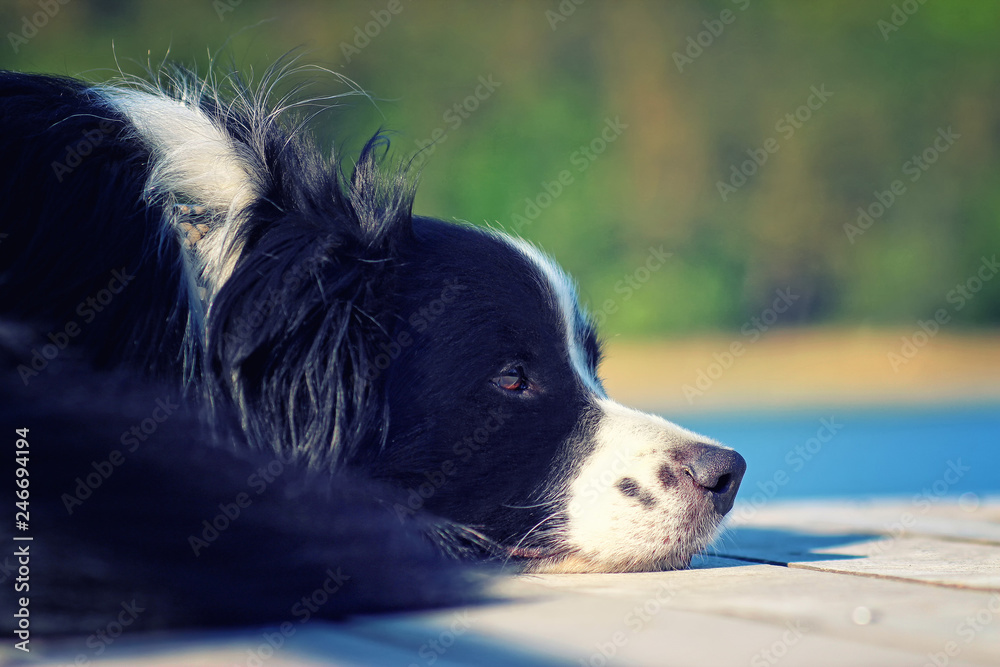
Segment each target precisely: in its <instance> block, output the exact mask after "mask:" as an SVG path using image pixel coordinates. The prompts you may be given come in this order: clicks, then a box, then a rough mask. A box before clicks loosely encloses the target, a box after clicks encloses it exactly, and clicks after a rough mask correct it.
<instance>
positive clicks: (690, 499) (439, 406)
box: [375, 219, 745, 571]
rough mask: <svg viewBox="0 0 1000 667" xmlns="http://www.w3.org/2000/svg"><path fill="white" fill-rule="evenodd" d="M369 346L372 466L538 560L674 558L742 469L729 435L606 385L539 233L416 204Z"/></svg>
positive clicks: (708, 531)
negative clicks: (386, 321) (380, 443)
mask: <svg viewBox="0 0 1000 667" xmlns="http://www.w3.org/2000/svg"><path fill="white" fill-rule="evenodd" d="M398 259H399V262H398V266H399V269H398V273H397V274H396V277H395V281H394V284H395V291H396V294H397V295H398V300H397V302H396V304H397V305H396V307H395V308H394V310H395V326H394V327H393V329H392V333H391V335H390V336H389V337H388V339H387V340H386V341H385V342H384V343H382V344H381V345H380V347H379V352H378V354H377V355H376V359H375V365H376V367H377V368H382V367H384V373H385V384H384V390H385V395H386V397H387V400H388V405H389V435H388V440H387V443H386V446H385V451H384V453H383V455H382V457H381V459H380V462H379V465H378V467H379V469H380V470H382V471H383V472H384V474H386V475H387V476H389V477H391V478H393V479H394V480H396V481H397V482H398V483H401V484H402V485H403V487H404V488H405V489H406V490H407V492H408V497H407V504H406V507H405V508H397V509H398V510H399V509H403V510H404V511H405V510H418V509H421V508H426V509H429V510H431V511H432V512H435V513H438V514H440V515H443V516H445V517H448V518H451V519H454V520H457V521H460V522H462V523H464V524H466V525H470V526H472V527H475V528H478V529H479V530H481V531H482V532H484V533H485V534H487V535H488V536H489V537H490V538H492V539H493V540H495V541H497V542H499V543H500V544H501V545H503V547H504V548H505V549H506V550H507V552H508V553H509V554H511V555H512V556H515V557H521V558H524V559H526V560H525V562H526V563H527V564H528V566H529V567H530V568H531V569H534V570H536V571H545V570H574V571H581V570H582V571H627V570H649V569H657V568H677V567H685V566H687V564H688V562H689V561H690V558H691V556H692V554H694V553H695V552H697V551H699V550H700V549H702V548H704V547H705V546H706V545H707V544H708V543H709V542H710V541H711V540H712V539H713V537H714V536H715V533H716V529H717V527H718V525H719V523H720V521H721V519H722V517H723V516H724V515H725V514H726V513H727V512H728V511H729V509H730V508H731V507H732V504H733V499H734V497H735V495H736V491H737V488H738V487H739V484H740V480H741V478H742V476H743V472H744V470H745V462H744V461H743V458H742V457H741V456H740V455H739V454H737V453H736V452H734V451H733V450H731V449H728V448H725V447H722V446H720V445H718V444H716V443H714V442H712V441H711V440H708V439H707V438H704V437H702V436H700V435H697V434H695V433H692V432H690V431H687V430H685V429H683V428H681V427H679V426H676V425H674V424H672V423H670V422H668V421H666V420H664V419H662V418H660V417H657V416H654V415H649V414H645V413H642V412H639V411H637V410H632V409H629V408H626V407H624V406H622V405H619V404H618V403H616V402H614V401H613V400H611V399H609V398H608V396H607V395H606V393H605V391H604V388H603V386H602V383H601V380H600V378H599V375H598V365H599V362H600V358H601V348H600V343H599V340H598V338H597V335H596V333H595V331H594V328H593V326H592V324H591V322H590V321H589V319H588V317H587V316H586V314H585V313H584V312H583V311H582V310H581V309H580V307H579V306H578V304H577V299H576V295H575V290H574V287H573V283H572V282H571V281H570V280H569V278H568V277H567V276H566V275H565V274H564V273H563V272H562V270H561V269H560V268H559V267H558V266H556V265H555V264H554V263H553V262H552V261H551V260H550V259H549V258H548V257H547V256H545V255H544V254H542V253H541V252H540V251H539V250H537V249H536V248H535V247H534V246H532V245H530V244H528V243H526V242H524V241H521V240H515V239H512V238H510V237H507V236H506V235H503V234H499V233H493V232H484V231H481V230H479V229H476V228H472V227H468V226H458V225H453V224H447V223H442V222H438V221H434V220H427V219H416V220H414V223H413V234H412V236H411V237H410V240H409V241H408V242H407V243H406V244H404V245H403V247H402V248H401V249H400V255H399V258H398Z"/></svg>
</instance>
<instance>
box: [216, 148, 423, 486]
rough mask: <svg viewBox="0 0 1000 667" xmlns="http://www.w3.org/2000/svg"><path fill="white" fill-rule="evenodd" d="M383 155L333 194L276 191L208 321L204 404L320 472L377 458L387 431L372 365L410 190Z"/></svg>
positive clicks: (384, 327) (371, 151)
mask: <svg viewBox="0 0 1000 667" xmlns="http://www.w3.org/2000/svg"><path fill="white" fill-rule="evenodd" d="M384 153H385V143H384V142H383V141H382V140H381V139H379V138H376V139H374V140H372V141H371V142H369V143H368V145H367V146H366V147H365V149H364V150H363V151H362V153H361V156H360V158H359V159H358V161H357V163H356V166H355V167H354V169H353V172H352V175H351V177H350V179H349V180H348V179H343V180H341V179H334V184H335V187H334V188H332V191H331V190H327V192H326V193H322V192H316V191H312V192H303V185H302V182H301V181H299V183H298V184H297V185H296V188H297V192H296V193H294V194H292V193H289V192H287V191H286V192H284V193H283V194H282V197H281V199H282V201H283V202H284V205H283V206H282V209H283V213H282V215H281V217H280V218H278V219H276V220H273V221H271V222H270V223H268V224H266V225H262V226H261V229H262V231H261V233H260V235H259V237H258V238H254V239H252V241H250V242H248V243H247V245H246V249H245V251H244V254H243V256H242V257H241V259H240V261H239V262H238V263H237V265H236V267H235V270H234V271H233V273H232V275H231V277H230V278H229V280H228V281H227V282H226V284H225V285H224V286H223V287H222V289H221V290H220V291H219V294H218V295H217V297H216V298H215V300H214V302H213V304H212V307H211V310H210V312H209V315H208V341H207V342H208V351H207V354H206V358H205V362H206V364H207V366H208V368H207V369H206V370H207V373H206V377H208V378H210V380H209V383H208V386H206V389H207V390H208V391H209V393H210V394H211V397H212V400H213V402H219V401H224V402H226V403H231V404H233V405H235V406H236V408H237V410H238V412H239V414H240V415H241V418H242V421H243V424H242V426H243V430H244V431H245V432H246V435H247V438H248V440H250V442H251V443H253V444H255V445H257V446H259V447H261V448H265V449H267V448H270V449H273V450H274V451H275V452H283V453H288V452H294V453H295V454H296V455H298V456H303V457H305V458H306V459H307V460H308V461H309V462H310V464H312V465H314V466H318V467H327V466H329V467H336V466H338V465H341V464H343V463H345V462H347V461H350V460H351V458H352V457H353V456H354V455H355V454H356V453H357V451H358V449H359V448H362V447H363V448H365V449H369V450H371V451H378V449H379V448H380V447H381V444H382V443H381V440H380V439H383V438H384V437H385V433H386V430H387V429H386V422H387V413H386V408H385V402H384V401H383V400H381V390H380V387H381V377H380V375H381V369H380V368H379V367H377V365H376V359H377V357H378V353H379V351H380V350H379V347H378V344H379V342H383V343H384V341H385V340H386V339H387V337H388V336H389V332H390V331H391V330H392V328H393V326H394V322H393V321H392V317H393V316H392V313H393V312H394V308H393V301H394V296H393V295H394V293H395V291H396V290H395V285H394V282H395V274H396V266H397V257H398V252H399V251H400V248H401V245H402V244H405V243H406V242H407V239H408V238H410V236H411V234H412V228H411V220H410V209H411V205H412V200H413V188H412V186H411V185H410V183H409V181H408V180H407V179H406V178H405V175H404V174H403V173H402V172H401V171H399V170H398V169H395V170H393V169H391V168H390V169H386V168H384V167H383V161H384V160H383V158H384ZM345 181H346V182H345ZM329 184H330V181H327V182H326V185H329ZM292 203H295V204H296V205H295V206H294V207H292V206H289V204H292ZM373 440H374V442H373Z"/></svg>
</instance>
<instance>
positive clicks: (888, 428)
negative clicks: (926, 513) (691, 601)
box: [668, 404, 1000, 500]
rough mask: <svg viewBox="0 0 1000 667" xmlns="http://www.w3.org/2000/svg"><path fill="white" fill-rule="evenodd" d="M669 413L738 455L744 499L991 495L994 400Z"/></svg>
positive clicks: (997, 420)
mask: <svg viewBox="0 0 1000 667" xmlns="http://www.w3.org/2000/svg"><path fill="white" fill-rule="evenodd" d="M668 418H670V419H672V420H673V421H676V422H677V423H679V424H681V425H682V426H685V427H687V428H690V429H692V430H695V431H698V432H700V433H702V434H704V435H706V436H709V437H711V438H714V439H716V440H718V441H720V442H722V443H724V444H726V445H729V446H731V447H733V448H735V449H736V450H737V451H739V452H740V453H741V454H743V456H744V457H745V458H746V459H747V464H748V468H747V474H746V476H745V477H744V480H743V486H742V488H741V490H740V496H741V498H744V499H749V496H750V495H752V494H753V495H756V496H757V497H758V498H759V497H760V496H761V494H763V496H765V497H766V498H767V499H777V500H786V499H795V498H806V497H817V498H823V497H826V498H829V497H857V496H871V495H876V496H889V495H891V496H902V497H919V496H921V495H926V496H928V497H929V498H931V499H933V498H940V497H942V496H943V495H949V496H954V495H961V494H963V493H969V492H972V493H976V494H990V493H992V494H997V493H1000V405H996V404H992V405H972V406H964V405H962V406H958V405H941V406H930V407H928V406H920V407H905V408H904V407H886V408H884V409H878V408H863V409H858V408H855V409H843V408H840V409H838V408H831V409H830V410H826V411H823V410H819V409H815V410H813V409H810V410H801V411H794V412H754V413H746V414H735V413H734V414H721V415H717V414H711V415H709V414H699V415H690V416H686V417H685V416H677V415H672V416H670V417H668ZM928 494H929V495H928Z"/></svg>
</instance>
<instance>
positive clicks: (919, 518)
mask: <svg viewBox="0 0 1000 667" xmlns="http://www.w3.org/2000/svg"><path fill="white" fill-rule="evenodd" d="M916 500H917V502H914V499H912V498H908V499H906V500H903V501H901V500H900V499H864V500H834V501H831V500H801V501H796V502H794V503H789V502H776V503H769V504H766V505H764V506H763V507H760V508H758V509H752V508H749V507H748V508H746V509H743V510H741V509H740V508H739V507H737V510H736V511H734V512H733V516H732V518H731V519H730V525H731V526H733V527H741V526H771V527H775V526H776V527H784V528H795V527H799V528H803V529H806V530H808V531H810V532H817V533H830V532H838V531H853V532H859V533H871V534H891V535H900V534H906V535H924V536H931V537H940V538H947V539H955V540H964V541H969V542H981V543H984V544H998V545H1000V498H997V497H990V496H978V495H976V494H972V493H967V494H963V495H962V496H959V497H958V498H951V497H948V498H933V497H931V498H930V499H927V498H917V499H916Z"/></svg>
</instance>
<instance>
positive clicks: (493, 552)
mask: <svg viewBox="0 0 1000 667" xmlns="http://www.w3.org/2000/svg"><path fill="white" fill-rule="evenodd" d="M156 78H157V79H158V81H157V82H156V83H147V84H141V83H138V82H136V81H126V82H121V83H119V84H115V85H88V84H86V83H83V82H80V81H76V80H70V79H63V78H54V77H46V76H38V75H27V74H18V73H10V72H7V73H0V116H2V118H3V122H4V126H5V127H4V133H3V136H2V138H0V144H2V155H3V159H2V161H0V170H2V173H0V226H2V227H0V232H2V237H0V318H3V328H2V333H3V339H4V340H3V344H2V349H3V352H2V355H3V356H2V361H3V364H4V380H3V383H2V391H3V399H4V407H3V410H2V414H3V418H4V422H3V428H4V432H3V435H4V438H5V442H6V443H7V448H8V451H9V450H10V443H11V442H13V441H14V440H15V439H16V440H17V443H18V451H22V450H23V453H24V455H25V457H26V458H25V465H26V467H29V468H30V470H29V472H27V473H25V474H26V475H28V479H30V480H31V484H30V486H29V487H27V488H28V489H29V492H26V493H25V494H24V495H25V498H26V499H27V500H28V501H29V502H30V510H31V519H32V521H31V522H30V523H29V524H28V525H27V526H26V527H24V528H22V530H25V531H27V533H26V534H30V533H31V532H34V533H35V539H34V540H33V541H32V542H30V543H29V542H25V544H30V545H31V546H30V554H31V556H30V559H31V562H32V563H33V568H34V569H33V570H32V573H33V574H34V576H33V578H32V579H31V581H30V582H29V583H28V584H27V585H26V587H25V589H24V590H25V591H28V592H26V593H25V595H26V596H29V595H33V596H34V597H32V598H31V600H30V602H31V605H32V606H31V607H30V609H31V613H32V614H33V615H34V616H33V617H34V618H35V619H36V620H37V623H38V624H39V625H36V627H41V628H45V629H48V628H52V629H54V630H57V631H58V630H67V629H68V630H73V629H81V628H82V629H87V628H88V627H89V626H87V624H86V621H85V620H83V619H87V618H93V614H95V613H97V614H100V613H108V614H110V613H112V611H113V610H115V609H117V608H118V606H119V605H120V604H122V603H123V602H127V601H128V600H129V599H136V598H138V599H139V600H140V602H139V603H137V604H139V606H141V607H142V608H144V609H147V610H149V611H146V612H144V614H143V615H141V621H142V623H144V624H145V625H148V626H150V627H153V626H160V625H179V624H194V623H237V622H256V621H268V620H281V619H283V618H285V617H289V616H291V617H295V616H296V615H297V612H302V610H303V608H302V607H297V606H296V605H297V604H299V603H297V602H296V601H297V600H299V599H300V598H301V600H302V602H304V601H305V600H306V599H307V598H306V597H303V595H304V593H309V592H310V591H314V590H319V589H320V588H322V590H324V591H326V592H327V594H328V595H327V596H325V597H327V598H329V599H330V601H324V603H323V605H319V604H316V603H315V601H313V602H311V603H310V604H312V606H315V607H316V609H315V610H313V611H309V610H310V609H311V607H310V606H309V605H306V607H304V609H306V610H307V612H308V613H316V614H323V615H327V616H336V615H338V614H342V613H345V612H350V611H356V610H365V609H386V608H398V607H407V606H415V605H425V604H435V603H436V602H444V601H450V600H453V599H455V595H456V593H455V590H456V584H455V582H456V579H455V577H456V576H457V578H458V580H461V579H462V578H463V577H464V576H465V575H464V574H463V572H464V570H462V571H460V572H458V574H457V575H455V573H454V569H455V567H454V566H453V565H449V563H451V562H452V561H451V560H450V559H449V558H447V557H440V554H441V553H445V554H447V555H448V556H455V555H458V556H462V555H471V556H473V557H485V558H494V559H502V560H504V561H505V562H510V563H517V564H518V565H519V566H520V567H521V568H522V569H524V570H528V571H535V572H558V571H577V572H606V571H639V570H656V569H669V568H683V567H686V566H687V565H688V563H689V561H690V559H691V557H692V555H693V554H695V553H696V552H698V551H699V550H701V549H703V548H704V547H705V546H706V545H707V544H708V543H709V542H710V541H711V540H712V539H713V538H714V536H715V534H716V531H717V528H718V526H719V523H720V521H721V519H722V517H723V515H725V514H726V512H728V511H729V509H730V508H731V506H732V504H733V499H734V496H735V495H736V491H737V488H738V486H739V484H740V480H741V478H742V476H743V472H744V470H745V463H744V461H743V459H742V458H741V457H740V455H739V454H737V453H736V452H734V451H732V450H731V449H728V448H725V447H722V446H720V445H718V444H716V443H714V442H712V441H710V440H708V439H706V438H704V437H702V436H700V435H697V434H695V433H692V432H690V431H687V430H685V429H683V428H680V427H679V426H676V425H674V424H672V423H670V422H668V421H666V420H664V419H661V418H660V417H657V416H654V415H649V414H644V413H642V412H638V411H636V410H633V409H630V408H627V407H624V406H622V405H619V404H618V403H615V402H614V401H612V400H611V399H609V398H608V396H607V395H606V394H605V391H604V388H603V387H602V384H601V381H600V379H599V377H598V373H597V368H598V363H599V361H600V357H601V350H600V343H599V341H598V338H597V336H596V334H595V332H594V329H593V327H592V326H591V324H590V322H589V321H588V318H587V315H586V313H585V312H584V311H582V310H581V308H580V307H579V306H578V305H577V299H576V296H575V293H574V287H573V283H572V282H571V281H570V279H569V278H568V277H567V276H566V275H565V274H564V273H563V272H562V270H560V268H559V267H558V266H557V265H556V264H555V263H553V261H552V260H551V259H549V258H548V257H547V256H546V255H545V254H543V253H542V252H541V251H539V250H538V249H537V248H535V247H534V246H532V245H531V244H529V243H527V242H525V241H523V240H520V239H516V238H511V237H509V236H506V235H504V234H501V233H499V232H495V231H486V230H483V229H479V228H476V227H472V226H468V225H458V224H449V223H445V222H441V221H438V220H433V219H429V218H423V217H418V216H415V215H412V214H411V203H412V197H413V190H412V186H411V180H410V179H408V178H407V177H406V174H405V173H404V170H402V169H395V168H391V167H387V166H386V161H385V159H384V154H385V151H386V143H385V141H384V140H383V139H382V138H381V137H376V138H374V139H373V140H371V141H370V142H369V143H368V144H367V146H366V147H365V148H364V149H363V151H362V152H361V154H360V157H359V158H358V159H357V162H356V164H354V166H353V167H352V168H351V169H350V170H349V171H350V175H349V176H344V170H343V169H342V163H341V162H336V161H329V160H327V159H324V157H323V156H322V155H321V154H320V153H319V152H318V151H317V149H316V148H315V147H314V145H313V144H312V143H311V141H310V139H309V137H308V135H307V134H305V133H304V132H303V130H302V127H301V125H296V124H293V121H292V120H290V118H289V117H290V116H291V115H293V114H292V112H288V110H287V109H283V108H282V105H281V104H280V103H279V104H278V105H277V106H272V105H271V104H270V103H269V102H268V95H269V91H270V90H271V88H273V84H274V83H275V80H276V79H278V78H280V77H278V76H276V75H274V76H270V77H269V79H268V80H267V81H265V82H264V84H263V85H258V86H254V87H249V86H245V85H242V84H241V83H239V81H238V79H237V78H236V77H235V76H230V77H228V78H227V79H226V83H225V85H224V86H222V88H224V89H225V90H220V87H219V86H216V85H212V84H210V83H208V82H205V81H202V80H199V79H198V78H197V77H195V76H193V75H191V74H189V73H186V72H184V71H181V70H176V71H171V73H169V74H161V75H159V76H158V77H156ZM203 424H208V426H203ZM15 429H18V430H17V434H16V435H15ZM24 429H27V430H24ZM4 524H5V527H4V529H3V530H5V531H9V530H11V529H10V528H8V526H11V525H15V524H14V522H13V521H5V522H4ZM442 572H450V573H452V574H449V575H448V577H445V578H442V577H443V575H441V574H440V573H442ZM452 575H455V576H452ZM331 582H333V583H331ZM342 586H343V587H344V589H345V591H346V590H348V589H351V587H352V586H353V589H351V590H353V591H354V592H353V593H350V594H348V593H346V592H345V593H341V594H339V596H338V595H334V594H333V593H332V591H331V589H334V590H338V591H339V590H340V588H341V587H342ZM457 586H458V587H459V588H460V587H461V584H460V583H459V584H457ZM29 587H30V589H29ZM459 595H460V594H459ZM310 600H312V598H310ZM109 610H111V611H109ZM303 613H306V612H303ZM56 617H58V619H59V620H53V619H55V618H56ZM44 618H48V619H49V620H44ZM8 622H9V617H8Z"/></svg>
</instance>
